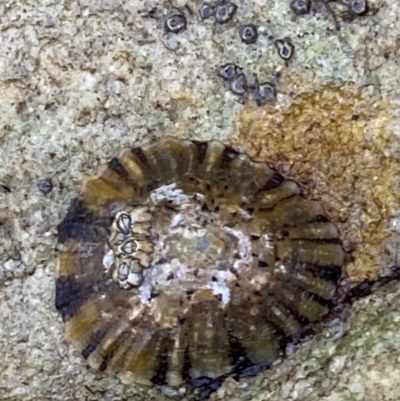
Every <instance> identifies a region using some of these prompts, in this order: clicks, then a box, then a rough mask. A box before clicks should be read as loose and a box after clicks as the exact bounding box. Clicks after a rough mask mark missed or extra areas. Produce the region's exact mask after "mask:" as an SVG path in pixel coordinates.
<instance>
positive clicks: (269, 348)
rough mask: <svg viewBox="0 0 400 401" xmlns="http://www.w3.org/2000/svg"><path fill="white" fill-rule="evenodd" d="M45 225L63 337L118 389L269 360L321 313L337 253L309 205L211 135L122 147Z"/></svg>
mask: <svg viewBox="0 0 400 401" xmlns="http://www.w3.org/2000/svg"><path fill="white" fill-rule="evenodd" d="M58 229H59V239H60V242H62V243H64V244H65V245H66V249H67V250H66V251H65V252H64V253H63V254H62V255H61V256H60V264H59V272H58V275H59V276H58V279H57V283H56V307H57V309H58V310H59V311H60V312H61V314H62V316H63V318H64V320H65V322H66V330H65V335H66V338H67V340H68V341H71V342H73V343H74V344H75V345H76V346H77V347H78V348H79V349H80V351H81V353H82V355H83V357H84V358H86V359H87V360H88V362H89V364H90V365H91V366H92V367H94V368H97V369H99V370H108V371H112V372H115V373H117V374H118V375H119V377H120V378H121V380H122V381H124V382H126V383H127V382H132V381H135V382H137V383H143V384H152V383H156V384H162V385H168V386H170V387H173V388H178V387H180V386H182V385H184V384H185V383H193V382H194V381H196V380H197V379H199V378H203V377H206V378H209V379H217V378H219V377H221V376H223V375H226V374H230V373H233V372H236V373H239V374H240V373H243V372H245V371H246V369H248V368H251V367H254V366H257V367H260V368H262V367H266V366H268V365H269V364H270V363H272V362H273V361H274V360H275V359H276V358H277V357H278V356H279V355H280V349H281V345H282V341H283V340H285V341H286V340H287V339H288V338H290V337H291V336H294V335H295V334H296V333H297V332H298V331H299V330H300V329H301V327H302V326H303V325H304V324H307V323H309V322H312V321H314V320H316V319H318V318H320V317H321V316H323V315H324V314H326V313H327V312H328V307H329V302H330V301H331V300H332V298H333V296H334V292H335V288H336V281H337V279H338V277H339V275H340V272H341V266H342V264H343V258H344V252H343V250H342V247H341V244H340V241H339V239H338V232H337V230H336V228H335V227H334V226H333V225H332V223H330V222H329V220H328V218H327V216H326V215H325V214H324V211H323V209H322V207H321V206H320V204H318V203H317V202H314V201H311V200H307V199H305V198H304V197H303V196H302V195H301V193H300V189H299V187H298V185H297V184H296V183H295V182H294V181H290V180H284V178H283V177H282V176H281V175H279V174H278V173H276V172H275V171H273V170H271V169H270V168H269V167H268V166H267V165H266V164H263V163H256V162H253V161H252V160H251V159H250V158H249V157H248V156H246V155H244V154H240V153H238V152H236V151H235V150H233V149H232V148H229V147H227V146H225V145H223V144H222V143H220V142H217V141H212V142H195V141H181V140H177V139H174V138H172V137H165V138H164V139H162V140H161V141H160V142H158V143H156V144H154V145H149V146H147V147H143V148H141V147H137V148H133V149H131V150H128V151H125V152H123V153H122V154H121V156H120V157H119V158H115V159H113V160H112V161H111V162H110V163H109V164H108V166H107V168H106V169H105V170H103V171H102V172H101V173H100V174H99V175H98V176H96V177H90V178H87V179H86V180H85V181H84V184H83V189H82V193H81V194H80V196H79V198H77V199H75V200H74V201H73V202H72V204H71V207H70V210H69V211H68V213H67V216H66V217H65V219H64V220H63V222H62V223H61V224H60V225H59V227H58Z"/></svg>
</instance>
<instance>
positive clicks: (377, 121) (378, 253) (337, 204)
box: [232, 84, 400, 281]
mask: <svg viewBox="0 0 400 401" xmlns="http://www.w3.org/2000/svg"><path fill="white" fill-rule="evenodd" d="M385 109H386V110H385ZM387 109H388V105H387V104H385V103H384V102H383V101H381V100H378V101H377V100H376V99H374V100H372V99H368V98H364V97H363V96H362V94H361V92H360V91H359V90H357V88H356V87H355V86H354V85H351V84H347V85H344V86H342V87H340V88H337V87H336V88H335V87H321V88H320V89H319V90H315V91H314V92H309V93H302V94H299V95H295V96H294V97H293V99H292V103H291V104H290V105H289V106H288V107H287V108H286V109H278V107H277V105H276V104H271V105H267V106H266V107H264V108H258V107H255V106H247V107H245V108H244V109H243V110H242V112H241V114H240V127H239V130H238V132H237V135H235V137H234V138H232V142H233V144H234V145H236V147H237V148H241V150H243V151H245V152H246V153H248V154H249V155H250V156H251V157H252V158H254V159H255V160H258V161H267V162H268V163H269V164H270V165H271V167H273V168H276V169H277V170H279V171H280V172H282V173H283V174H285V175H286V176H287V177H292V178H295V179H296V180H298V181H300V182H301V183H303V184H305V188H304V191H305V192H306V193H307V192H308V194H307V195H308V196H310V197H311V198H314V199H317V200H318V201H320V202H321V203H322V204H323V205H324V207H325V208H326V210H327V211H328V212H329V214H330V216H331V219H332V221H333V222H334V223H336V224H337V226H338V227H339V229H340V231H341V237H342V239H343V242H344V246H345V248H346V249H347V250H348V251H350V252H349V255H350V258H349V259H350V260H349V262H348V263H347V266H346V267H347V272H348V274H349V278H350V279H351V280H353V281H361V280H364V279H367V278H369V279H373V278H376V276H377V273H378V269H379V267H380V265H381V263H382V256H383V251H384V243H385V239H387V238H388V237H389V236H390V235H391V232H390V230H389V220H390V218H391V217H393V215H394V213H395V209H396V207H397V206H398V204H399V197H400V196H399V191H398V190H397V191H396V187H398V184H397V183H396V178H397V180H398V177H399V166H400V161H399V160H398V159H396V158H395V157H393V156H391V153H392V152H391V151H390V149H391V148H393V147H394V146H398V145H396V144H395V140H396V139H395V137H394V135H391V133H390V130H389V128H388V126H389V124H390V123H392V122H393V118H392V117H391V116H390V113H388V111H387ZM243 146H244V149H243ZM396 192H397V194H396Z"/></svg>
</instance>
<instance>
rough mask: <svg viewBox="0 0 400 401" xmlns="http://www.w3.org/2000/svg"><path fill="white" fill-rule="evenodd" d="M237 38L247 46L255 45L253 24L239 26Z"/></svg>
mask: <svg viewBox="0 0 400 401" xmlns="http://www.w3.org/2000/svg"><path fill="white" fill-rule="evenodd" d="M238 32H239V37H240V39H241V41H242V42H243V43H246V44H247V45H249V44H252V43H255V42H256V41H257V38H258V32H257V27H256V26H255V25H254V24H246V25H240V26H239V28H238Z"/></svg>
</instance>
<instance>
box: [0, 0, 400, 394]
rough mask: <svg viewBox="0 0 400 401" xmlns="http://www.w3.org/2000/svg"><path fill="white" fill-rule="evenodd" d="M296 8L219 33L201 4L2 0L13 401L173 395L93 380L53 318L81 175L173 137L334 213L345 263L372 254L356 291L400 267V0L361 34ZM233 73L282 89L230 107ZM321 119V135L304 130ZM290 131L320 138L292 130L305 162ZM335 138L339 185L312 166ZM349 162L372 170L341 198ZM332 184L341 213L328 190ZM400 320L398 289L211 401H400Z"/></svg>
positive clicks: (260, 11)
mask: <svg viewBox="0 0 400 401" xmlns="http://www.w3.org/2000/svg"><path fill="white" fill-rule="evenodd" d="M289 3H290V2H289V1H288V0H271V1H268V2H266V1H265V0H255V1H247V0H246V1H237V5H238V10H237V13H236V14H235V16H234V18H233V21H232V22H230V23H228V24H222V25H221V24H220V25H217V24H215V23H214V20H213V19H207V20H204V21H202V20H201V19H200V17H199V15H198V12H197V10H198V8H199V7H200V5H201V2H198V1H187V2H186V1H183V0H177V1H170V2H167V1H165V2H162V1H158V0H157V1H150V0H145V1H137V0H132V1H115V0H99V1H86V0H82V1H66V0H64V1H62V0H61V1H51V0H43V1H40V2H39V1H29V0H27V1H22V0H15V1H12V0H10V1H2V2H0V32H1V35H0V160H1V163H0V349H1V350H2V357H1V358H0V400H13V401H22V400H23V401H25V400H26V401H28V400H38V401H39V400H40V401H42V400H63V401H65V400H68V401H69V400H71V401H72V400H100V401H106V400H125V399H128V398H129V399H130V400H166V399H167V397H166V396H165V395H163V394H162V393H161V392H159V391H158V390H156V389H154V388H151V389H148V388H138V387H135V386H123V385H122V384H120V383H119V382H118V380H117V379H115V378H113V377H108V376H103V375H99V374H97V373H94V372H91V371H90V370H88V369H87V367H86V364H85V362H84V361H83V360H82V358H81V357H80V356H79V354H78V353H76V352H75V351H74V350H73V349H72V347H70V346H68V345H67V344H66V343H65V341H64V340H63V323H62V320H61V318H60V317H59V316H58V314H57V313H56V311H55V309H54V276H55V273H54V272H55V268H56V262H57V259H56V258H57V250H56V246H57V236H56V226H57V224H58V223H59V222H60V221H61V219H62V217H63V216H64V215H65V213H66V210H67V208H68V206H69V202H70V200H71V198H73V197H74V196H76V194H77V193H78V192H79V188H80V183H81V179H82V177H84V176H86V175H90V174H93V173H95V172H96V171H97V169H98V168H99V166H101V165H102V164H104V163H105V162H107V161H108V160H110V159H111V158H112V157H113V156H114V155H116V154H118V153H119V152H120V150H121V149H122V148H126V147H129V146H131V145H132V144H137V143H140V144H142V143H146V142H150V141H153V140H155V139H157V138H160V137H162V136H164V135H174V136H176V137H178V138H190V139H201V140H208V139H219V140H222V141H224V142H225V143H228V144H231V145H234V146H235V147H237V148H239V150H240V151H245V152H249V154H250V155H251V156H253V157H255V158H257V159H258V160H262V161H267V162H269V163H271V164H272V165H273V166H274V167H275V168H279V167H281V168H282V169H283V170H284V173H286V174H288V175H289V176H293V177H294V178H296V176H297V178H298V179H300V181H301V182H302V183H303V184H304V185H305V186H306V187H307V191H308V192H309V195H310V196H311V197H315V198H316V199H318V200H319V201H321V202H322V203H324V202H325V203H327V204H328V208H329V212H330V213H331V214H332V215H333V220H335V221H336V222H337V223H338V224H339V226H340V227H341V228H342V230H343V233H344V238H343V239H344V244H345V245H346V249H347V250H348V251H349V252H350V251H354V252H355V255H361V254H362V255H364V257H363V259H362V263H358V264H357V263H356V262H355V261H354V260H351V258H350V260H349V266H351V267H352V268H351V269H350V278H351V279H352V281H355V282H357V281H360V280H362V279H364V278H366V277H374V278H376V277H377V276H379V275H382V274H387V273H390V271H391V270H392V269H393V267H396V266H399V264H400V254H399V246H398V245H399V243H400V220H399V215H400V208H399V195H398V194H399V191H400V182H399V181H400V180H399V169H398V165H399V160H400V146H399V138H400V69H399V52H400V3H399V2H397V1H390V0H370V1H369V11H368V13H367V15H365V16H362V17H357V18H355V19H354V20H353V21H351V22H349V21H342V17H341V13H342V12H343V11H344V7H343V6H342V4H341V3H340V2H329V3H328V2H327V1H320V2H319V1H315V2H314V3H313V6H312V9H311V12H310V14H309V15H304V16H295V15H294V14H293V12H292V11H291V10H290V7H289ZM176 10H180V12H182V13H184V15H185V16H186V19H187V29H186V30H185V31H183V32H180V33H179V34H176V35H175V34H172V33H168V34H167V33H165V31H164V21H165V18H167V17H168V16H169V15H170V14H171V13H173V12H174V11H176ZM248 23H254V24H255V25H256V26H257V27H258V33H259V35H258V38H257V41H256V43H253V44H249V45H246V44H245V43H243V42H242V41H241V40H240V37H239V35H238V27H239V26H240V25H241V24H248ZM285 37H290V38H291V41H292V43H293V44H294V46H295V54H294V56H293V57H292V58H291V59H290V60H289V61H287V62H286V61H284V60H282V59H281V58H280V57H279V56H278V54H277V52H276V48H275V46H274V41H275V40H276V39H283V38H285ZM228 62H233V63H235V64H237V65H238V66H240V67H241V68H242V69H243V71H244V73H245V74H246V76H248V77H251V76H257V77H258V79H259V81H260V82H265V81H268V82H272V83H273V84H274V85H275V87H276V90H277V99H276V101H275V102H273V103H269V104H267V105H266V106H262V107H257V106H256V105H255V104H254V102H252V100H251V99H249V98H248V97H247V96H243V97H239V96H237V95H234V94H233V93H231V92H230V91H229V88H228V87H227V85H226V83H224V82H223V81H222V80H221V78H219V77H218V75H217V70H218V67H219V66H221V65H222V64H225V63H228ZM321 99H322V100H323V101H321ZM324 99H325V100H326V99H328V100H329V99H330V100H329V101H327V100H326V101H325V100H324ZM332 99H333V100H332ZM324 101H325V103H324ZM322 104H324V105H326V106H324V107H322V106H321V105H322ZM358 109H360V110H361V112H360V113H357V110H358ZM293 110H294V111H295V113H294V112H293V113H292V111H293ZM315 110H317V112H318V117H317V118H316V123H315V121H314V120H312V119H310V118H307V119H304V118H302V117H304V116H305V115H307V116H312V115H313V114H314V115H316V114H315ZM296 113H297V114H296ZM325 117H326V118H325ZM287 118H291V121H292V123H293V126H295V125H296V124H295V123H296V122H297V126H299V127H300V128H304V129H298V130H295V131H291V132H293V133H295V135H294V136H292V137H290V152H289V153H288V152H287V149H286V148H285V145H286V144H287V142H285V138H288V135H289V134H290V133H289V132H288V131H287V134H286V133H285V132H283V133H282V136H281V137H280V136H279V135H278V136H277V134H276V133H277V132H279V130H278V128H279V127H283V128H285V129H286V130H290V127H291V125H290V124H289V123H286V121H288V120H287ZM342 118H343V119H344V120H345V121H346V123H344V124H341V125H338V126H336V125H335V122H336V121H337V120H338V119H342ZM305 120H307V121H305ZM255 121H256V122H257V124H255ZM301 124H303V125H301ZM271 127H272V128H271ZM324 127H328V128H329V132H330V135H333V136H334V133H335V132H336V133H337V135H338V136H339V137H340V138H341V140H340V141H338V142H335V146H332V147H330V148H329V158H330V159H329V161H331V162H332V163H335V164H336V167H335V170H334V174H330V170H329V169H327V170H326V169H324V168H322V169H320V168H319V165H318V168H317V169H312V168H310V165H311V166H312V165H313V164H312V163H311V164H310V160H311V162H313V161H314V160H317V161H318V159H315V158H314V157H315V155H314V154H313V152H314V153H319V154H321V149H326V147H324V146H323V145H324V142H323V141H322V142H321V141H320V142H318V140H317V139H318V138H321V137H319V136H318V135H319V134H320V132H324ZM336 127H339V128H340V129H339V128H338V129H336ZM283 128H282V131H283ZM313 130H315V131H313ZM303 132H308V133H310V132H311V133H314V136H313V135H311V136H310V135H309V134H307V136H302V133H303ZM344 133H347V134H349V133H350V134H351V135H348V137H346V136H343V135H344ZM359 135H361V137H360V136H359ZM304 138H306V139H307V140H306V141H303V140H302V139H304ZM346 138H347V139H346ZM329 141H330V142H329V143H330V144H332V143H333V141H332V137H330V139H329ZM269 142H271V143H272V142H273V144H274V145H273V149H274V152H273V153H274V154H276V155H279V157H278V156H277V157H275V158H274V156H273V155H272V154H270V153H269V152H268V146H269V145H268V144H269ZM321 143H322V145H321ZM338 144H339V145H338ZM343 149H346V150H347V151H346V152H343ZM335 152H336V153H335ZM376 155H377V156H376ZM375 156H376V157H375ZM324 157H325V156H324ZM325 159H326V158H325ZM303 160H304V163H303ZM326 160H328V159H326ZM365 160H368V162H367V163H364V161H365ZM341 165H342V166H343V174H342V176H343V177H346V179H347V178H348V177H349V175H346V168H350V167H351V166H358V167H357V168H358V169H359V170H357V169H355V170H351V177H352V180H350V181H345V185H344V187H345V188H346V189H345V190H343V191H342V189H341V188H342V187H341V185H340V182H339V181H338V176H340V174H339V173H338V170H340V169H338V168H337V166H341ZM302 166H304V169H303V170H302ZM360 169H362V171H361V170H360ZM358 172H359V174H358ZM359 177H361V178H359ZM48 179H51V182H52V185H53V188H52V190H51V191H50V192H49V193H47V194H45V193H44V192H46V190H45V191H44V192H43V183H41V182H42V181H43V180H48ZM314 182H315V183H316V184H315V185H313V184H312V183H314ZM310 183H311V184H310ZM332 185H333V186H335V185H337V186H338V188H337V191H331V192H333V193H336V194H337V195H336V197H335V199H333V198H332V196H331V193H330V192H329V191H328V192H327V191H325V190H324V188H330V187H332ZM45 188H47V187H46V186H45ZM371 188H373V189H374V191H370V190H369V189H371ZM360 194H365V197H363V196H360ZM364 198H365V199H364ZM341 204H343V205H345V206H346V207H348V209H346V210H345V211H344V212H343V211H341V210H338V208H339V206H338V205H341ZM366 244H367V246H366ZM367 248H368V249H370V250H371V253H370V254H366V253H363V252H360V249H367ZM357 252H358V253H357ZM357 260H359V259H357ZM399 308H400V286H399V284H397V283H392V284H390V285H387V286H385V287H384V288H382V289H380V290H379V291H378V292H376V293H375V294H374V295H373V296H371V297H368V298H365V299H362V300H360V301H357V302H356V303H355V304H354V305H353V307H352V309H351V310H350V311H349V312H348V317H347V318H346V319H345V320H343V319H341V318H340V317H338V318H337V319H335V320H333V321H332V322H331V323H330V324H328V325H327V327H325V328H324V330H323V331H322V332H321V333H320V334H318V335H317V336H316V337H314V338H313V339H312V340H311V341H309V342H307V343H305V344H303V345H301V346H300V347H299V349H295V347H292V348H291V349H289V350H288V351H289V353H290V355H289V357H288V358H287V359H285V360H284V361H283V362H282V363H280V364H279V363H278V364H277V366H275V367H274V368H273V369H271V370H269V371H266V372H265V373H262V374H260V375H259V376H257V377H256V378H253V379H248V380H244V381H241V382H239V383H237V382H235V381H234V380H232V379H230V380H227V381H226V382H225V383H224V385H223V386H222V387H221V388H220V390H218V391H217V392H216V393H214V394H213V395H212V396H211V399H212V400H219V399H221V400H226V401H227V400H229V401H233V400H238V399H246V400H254V401H255V400H257V401H262V400H267V399H268V400H271V401H274V400H277V401H278V400H282V399H285V400H296V401H299V400H307V401H310V400H323V401H336V400H337V401H342V400H343V401H344V400H360V401H361V400H363V401H364V400H366V401H369V400H371V401H383V400H385V401H391V400H393V401H396V400H398V399H399V396H398V377H399V369H400V353H399V345H400V334H399V333H400V314H399V312H398V311H399ZM346 315H347V314H346ZM295 351H296V352H295Z"/></svg>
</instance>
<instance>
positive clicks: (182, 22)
mask: <svg viewBox="0 0 400 401" xmlns="http://www.w3.org/2000/svg"><path fill="white" fill-rule="evenodd" d="M164 29H165V30H166V31H167V32H171V33H180V32H182V31H184V30H185V29H186V17H185V16H184V15H183V14H174V15H171V16H170V17H169V18H167V19H166V21H165V23H164Z"/></svg>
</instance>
